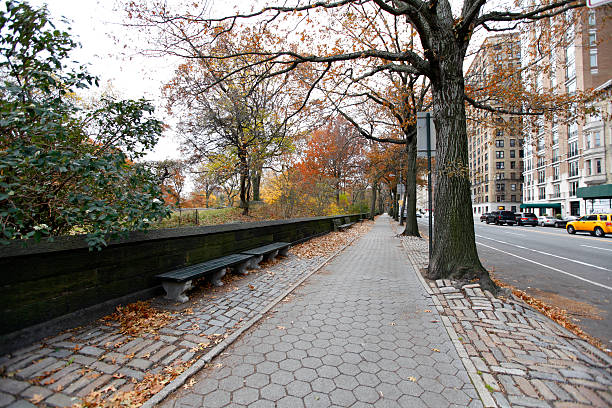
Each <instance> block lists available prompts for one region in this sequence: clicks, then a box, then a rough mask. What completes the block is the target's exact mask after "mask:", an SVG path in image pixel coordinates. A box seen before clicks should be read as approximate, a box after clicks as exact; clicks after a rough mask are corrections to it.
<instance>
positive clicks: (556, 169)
mask: <svg viewBox="0 0 612 408" xmlns="http://www.w3.org/2000/svg"><path fill="white" fill-rule="evenodd" d="M553 180H559V166H554V167H553Z"/></svg>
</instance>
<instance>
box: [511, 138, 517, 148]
mask: <svg viewBox="0 0 612 408" xmlns="http://www.w3.org/2000/svg"><path fill="white" fill-rule="evenodd" d="M514 146H516V139H510V147H514Z"/></svg>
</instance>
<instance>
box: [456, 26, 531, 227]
mask: <svg viewBox="0 0 612 408" xmlns="http://www.w3.org/2000/svg"><path fill="white" fill-rule="evenodd" d="M520 58H521V50H520V40H519V38H518V37H517V36H516V35H515V34H503V35H496V36H491V37H488V38H487V39H486V40H485V41H484V42H483V44H482V46H481V47H480V49H479V51H478V53H477V54H476V56H475V57H474V59H473V60H472V63H471V65H470V68H469V69H468V71H467V73H466V78H467V83H468V85H469V87H470V88H471V89H472V90H473V91H474V92H476V93H477V92H478V90H481V89H485V88H487V87H489V86H490V84H491V82H497V83H499V82H500V81H501V82H503V81H504V80H514V81H516V80H517V79H516V78H505V79H504V78H503V77H501V76H500V73H510V72H512V71H513V70H516V69H517V68H518V67H520ZM518 81H519V82H520V78H519V80H518ZM488 100H489V102H488V103H489V105H490V106H492V107H494V108H500V107H503V108H508V107H509V106H507V105H506V104H505V101H504V98H503V97H502V96H501V95H500V97H499V98H495V97H490V95H489V96H488ZM466 113H467V116H468V122H467V124H468V126H467V132H468V144H469V150H468V154H469V174H470V181H471V188H472V209H473V214H474V216H478V215H480V214H483V213H486V212H490V211H494V210H509V211H513V212H516V211H519V207H520V204H521V199H522V194H523V193H522V173H523V140H522V134H521V127H522V126H521V121H522V118H521V117H520V116H513V115H498V114H494V115H492V114H491V112H488V111H485V110H477V109H474V108H468V109H467V112H466Z"/></svg>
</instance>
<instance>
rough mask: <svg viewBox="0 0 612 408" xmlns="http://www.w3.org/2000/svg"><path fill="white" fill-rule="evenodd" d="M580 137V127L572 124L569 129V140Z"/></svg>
mask: <svg viewBox="0 0 612 408" xmlns="http://www.w3.org/2000/svg"><path fill="white" fill-rule="evenodd" d="M575 137H578V125H577V124H576V123H572V124H571V125H569V126H568V127H567V138H568V139H573V138H575Z"/></svg>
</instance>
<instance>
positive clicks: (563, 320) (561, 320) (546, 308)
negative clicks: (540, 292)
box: [491, 277, 612, 356]
mask: <svg viewBox="0 0 612 408" xmlns="http://www.w3.org/2000/svg"><path fill="white" fill-rule="evenodd" d="M491 280H492V281H493V282H495V284H496V285H497V286H499V287H502V288H509V289H510V290H511V291H512V294H513V295H514V296H516V297H517V298H519V299H521V300H522V301H524V302H525V303H527V304H528V305H530V306H532V307H533V308H534V309H537V310H539V311H540V312H541V313H542V314H544V315H546V316H548V317H549V318H550V319H552V320H554V321H555V322H557V323H558V324H559V325H560V326H563V327H565V328H566V329H567V330H569V331H571V332H572V333H574V334H575V335H576V336H578V337H580V338H582V339H584V340H586V341H588V342H589V343H591V344H592V345H593V346H595V347H598V348H599V349H601V350H603V351H604V352H606V353H607V354H608V355H611V356H612V352H610V351H609V350H607V349H606V348H605V346H604V344H603V343H602V342H601V341H600V340H599V339H596V338H595V337H593V336H591V335H589V334H587V333H585V332H584V331H583V330H582V329H581V328H580V327H578V325H576V324H574V323H572V322H571V320H570V318H569V317H568V316H567V312H566V311H565V310H564V309H561V308H558V307H555V306H551V305H549V304H546V303H544V302H543V301H541V300H540V299H537V298H535V297H533V296H531V295H529V294H528V293H526V292H524V291H522V290H520V289H517V288H515V287H514V286H512V285H509V284H507V283H505V282H502V281H500V280H499V279H495V278H493V277H491Z"/></svg>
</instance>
